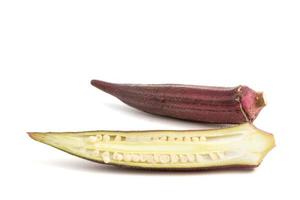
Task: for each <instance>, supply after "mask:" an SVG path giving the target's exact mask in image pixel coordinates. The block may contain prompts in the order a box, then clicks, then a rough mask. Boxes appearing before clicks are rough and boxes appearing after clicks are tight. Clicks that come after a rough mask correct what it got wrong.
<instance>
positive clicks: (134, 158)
mask: <svg viewBox="0 0 300 200" xmlns="http://www.w3.org/2000/svg"><path fill="white" fill-rule="evenodd" d="M131 158H132V161H133V162H139V161H140V156H139V155H137V154H132V155H131Z"/></svg>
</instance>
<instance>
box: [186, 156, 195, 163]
mask: <svg viewBox="0 0 300 200" xmlns="http://www.w3.org/2000/svg"><path fill="white" fill-rule="evenodd" d="M187 159H188V161H189V162H194V161H195V156H194V155H193V154H188V155H187Z"/></svg>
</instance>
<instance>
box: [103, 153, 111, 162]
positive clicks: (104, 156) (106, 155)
mask: <svg viewBox="0 0 300 200" xmlns="http://www.w3.org/2000/svg"><path fill="white" fill-rule="evenodd" d="M102 159H103V162H105V163H109V162H110V155H109V152H107V151H106V152H104V153H102Z"/></svg>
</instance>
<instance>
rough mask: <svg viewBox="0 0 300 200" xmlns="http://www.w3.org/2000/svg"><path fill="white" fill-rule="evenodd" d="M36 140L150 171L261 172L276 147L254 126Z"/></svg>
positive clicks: (93, 158) (64, 135)
mask: <svg viewBox="0 0 300 200" xmlns="http://www.w3.org/2000/svg"><path fill="white" fill-rule="evenodd" d="M29 135H30V137H31V138H33V139H34V140H37V141H39V142H42V143H45V144H48V145H50V146H53V147H56V148H58V149H60V150H63V151H65V152H67V153H70V154H73V155H76V156H79V157H81V158H85V159H88V160H91V161H95V162H99V163H105V164H112V165H120V166H127V167H135V168H145V169H147V168H149V169H159V170H164V169H173V170H189V169H210V168H227V167H246V168H248V167H249V168H251V167H256V166H258V165H259V164H260V163H261V162H262V160H263V158H264V157H265V155H266V154H267V153H268V152H269V151H270V150H271V149H272V148H273V147H274V146H275V141H274V137H273V135H272V134H269V133H266V132H264V131H262V130H259V129H257V128H255V127H254V126H253V125H252V124H250V123H245V124H242V125H238V126H234V127H230V128H221V129H211V130H186V131H178V130H163V131H161V130H160V131H87V132H64V133H62V132H59V133H58V132H56V133H53V132H52V133H51V132H48V133H38V132H30V133H29Z"/></svg>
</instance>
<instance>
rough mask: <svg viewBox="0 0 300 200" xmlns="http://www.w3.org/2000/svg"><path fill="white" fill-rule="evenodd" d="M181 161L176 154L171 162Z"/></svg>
mask: <svg viewBox="0 0 300 200" xmlns="http://www.w3.org/2000/svg"><path fill="white" fill-rule="evenodd" d="M178 160H179V158H178V156H177V155H176V154H171V162H172V163H177V162H178Z"/></svg>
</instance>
